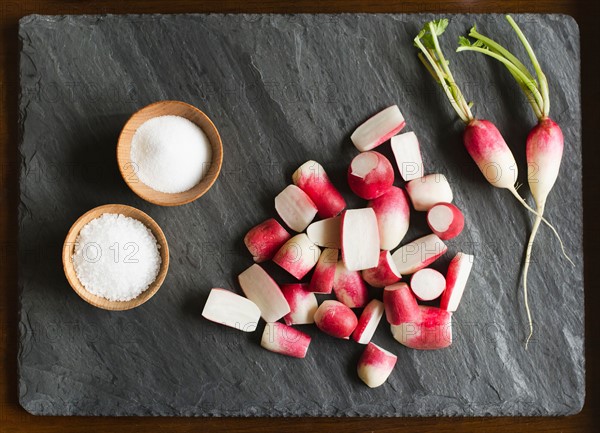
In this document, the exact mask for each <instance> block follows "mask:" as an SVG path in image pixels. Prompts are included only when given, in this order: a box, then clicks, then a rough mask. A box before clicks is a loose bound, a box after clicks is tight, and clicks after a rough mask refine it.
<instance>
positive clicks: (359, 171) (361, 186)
mask: <svg viewBox="0 0 600 433" xmlns="http://www.w3.org/2000/svg"><path fill="white" fill-rule="evenodd" d="M393 183H394V168H393V167H392V164H391V163H390V161H389V160H388V159H387V158H386V157H385V156H383V155H382V154H381V153H379V152H373V151H371V152H364V153H360V154H358V155H357V156H355V157H354V159H353V160H352V162H351V163H350V167H348V186H350V189H351V190H352V192H353V193H354V194H356V195H357V196H359V197H360V198H364V199H365V200H371V199H374V198H377V197H379V196H380V195H382V194H384V193H385V192H386V191H387V190H388V189H389V188H390V187H391V186H392V184H393Z"/></svg>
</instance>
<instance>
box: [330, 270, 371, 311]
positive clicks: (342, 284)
mask: <svg viewBox="0 0 600 433" xmlns="http://www.w3.org/2000/svg"><path fill="white" fill-rule="evenodd" d="M333 293H334V294H335V297H336V298H337V300H338V301H340V302H342V303H344V304H345V305H346V306H348V307H350V308H360V307H364V306H365V305H366V304H367V302H368V301H369V291H368V289H367V286H366V284H365V282H364V280H363V279H362V277H361V275H360V272H358V271H350V270H348V268H346V266H345V265H344V262H343V261H341V260H340V261H339V262H338V264H337V267H336V271H335V280H334V282H333Z"/></svg>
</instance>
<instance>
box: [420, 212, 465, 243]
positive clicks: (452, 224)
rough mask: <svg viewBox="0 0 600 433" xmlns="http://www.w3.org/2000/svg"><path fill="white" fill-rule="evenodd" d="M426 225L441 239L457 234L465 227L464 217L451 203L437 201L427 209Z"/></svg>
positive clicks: (453, 236) (450, 237)
mask: <svg viewBox="0 0 600 433" xmlns="http://www.w3.org/2000/svg"><path fill="white" fill-rule="evenodd" d="M427 225H428V226H429V228H430V229H431V231H432V232H434V233H435V234H436V235H438V237H439V238H440V239H442V240H444V241H445V240H448V239H452V238H455V237H456V236H458V235H459V234H460V233H461V232H462V230H463V228H464V227H465V217H464V215H463V213H462V212H461V211H460V209H459V208H457V207H456V206H455V205H453V204H452V203H438V204H436V205H435V206H433V207H432V208H431V209H429V210H428V211H427Z"/></svg>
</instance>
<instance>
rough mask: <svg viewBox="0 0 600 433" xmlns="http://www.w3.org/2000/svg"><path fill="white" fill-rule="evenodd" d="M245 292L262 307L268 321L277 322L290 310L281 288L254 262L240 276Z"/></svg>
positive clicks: (264, 316) (239, 279) (261, 309)
mask: <svg viewBox="0 0 600 433" xmlns="http://www.w3.org/2000/svg"><path fill="white" fill-rule="evenodd" d="M238 281H239V283H240V286H241V287H242V290H243V291H244V294H245V295H246V296H247V297H248V299H250V300H251V301H252V302H254V303H255V304H256V305H257V306H258V308H260V312H261V316H262V318H263V319H265V321H266V322H276V321H277V320H279V319H281V318H282V317H283V316H285V315H286V314H287V313H289V312H290V306H289V305H288V303H287V301H286V300H285V297H284V296H283V293H281V289H280V288H279V286H278V285H277V283H276V282H275V281H274V280H273V278H271V277H270V276H269V274H267V273H266V272H265V270H264V269H263V268H261V267H260V265H257V264H254V265H252V266H250V267H249V268H248V269H246V270H245V271H244V272H242V273H241V274H240V275H239V276H238Z"/></svg>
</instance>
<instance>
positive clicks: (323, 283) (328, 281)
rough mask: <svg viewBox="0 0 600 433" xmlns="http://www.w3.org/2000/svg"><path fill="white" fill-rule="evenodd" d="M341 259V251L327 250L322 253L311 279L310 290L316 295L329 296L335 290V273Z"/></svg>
mask: <svg viewBox="0 0 600 433" xmlns="http://www.w3.org/2000/svg"><path fill="white" fill-rule="evenodd" d="M338 258H339V250H337V249H335V248H326V249H324V250H323V252H322V253H321V256H320V257H319V261H318V262H317V266H316V267H315V272H313V274H312V277H311V279H310V285H309V287H308V290H309V291H311V292H315V293H324V294H329V293H331V291H332V290H333V282H334V280H335V272H336V269H337V263H338Z"/></svg>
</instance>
